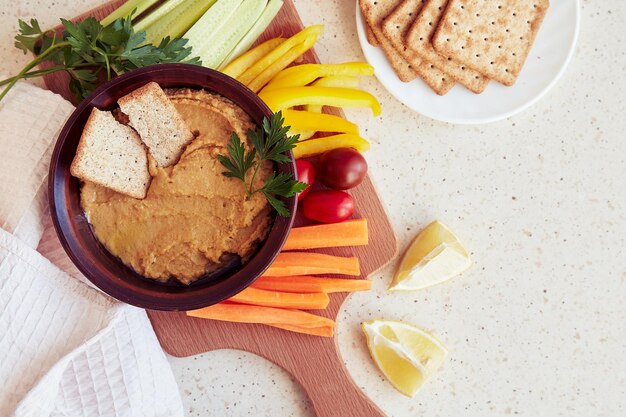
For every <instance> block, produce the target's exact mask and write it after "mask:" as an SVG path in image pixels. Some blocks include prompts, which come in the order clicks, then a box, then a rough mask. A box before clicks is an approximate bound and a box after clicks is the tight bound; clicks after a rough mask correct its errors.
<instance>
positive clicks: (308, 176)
mask: <svg viewBox="0 0 626 417" xmlns="http://www.w3.org/2000/svg"><path fill="white" fill-rule="evenodd" d="M296 172H297V173H298V181H300V182H304V183H306V184H309V186H308V187H306V189H305V190H304V191H302V192H301V193H300V194H298V201H300V200H302V199H303V198H304V196H305V195H307V194H308V193H309V191H310V190H311V187H313V183H314V182H315V166H314V165H313V164H312V163H311V162H310V161H307V160H306V159H298V160H297V161H296Z"/></svg>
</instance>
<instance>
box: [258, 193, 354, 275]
mask: <svg viewBox="0 0 626 417" xmlns="http://www.w3.org/2000/svg"><path fill="white" fill-rule="evenodd" d="M309 197H310V196H309ZM307 198H308V197H307ZM305 201H306V199H305ZM319 274H341V275H354V276H358V275H360V274H361V272H360V269H359V258H356V257H343V256H333V255H326V254H323V253H313V252H282V253H279V254H278V256H277V257H276V260H274V263H273V264H272V265H271V266H270V267H269V268H268V269H267V270H266V271H265V273H264V274H263V275H264V276H268V277H284V276H289V275H319Z"/></svg>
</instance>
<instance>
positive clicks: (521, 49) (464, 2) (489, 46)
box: [432, 0, 550, 86]
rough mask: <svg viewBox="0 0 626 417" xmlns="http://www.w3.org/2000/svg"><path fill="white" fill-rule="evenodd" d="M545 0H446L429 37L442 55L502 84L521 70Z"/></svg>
mask: <svg viewBox="0 0 626 417" xmlns="http://www.w3.org/2000/svg"><path fill="white" fill-rule="evenodd" d="M549 5H550V2H549V0H518V1H505V0H498V1H494V0H450V2H449V3H448V6H447V7H446V10H445V12H444V15H443V17H442V19H441V21H440V23H439V27H438V28H437V30H436V32H435V34H434V36H433V38H432V43H433V47H434V48H435V50H436V51H437V52H439V53H440V54H442V55H445V56H449V57H450V58H452V59H455V60H457V61H458V62H460V63H462V64H465V65H466V66H468V67H471V68H473V69H475V70H477V71H478V72H481V73H482V74H484V75H486V76H487V77H489V78H491V79H493V80H496V81H498V82H500V83H502V84H504V85H508V86H510V85H513V84H514V83H515V81H516V80H517V77H518V75H519V73H520V71H521V70H522V67H523V65H524V62H525V61H526V58H527V57H528V52H529V51H530V48H531V46H532V44H533V42H534V40H535V37H536V35H537V31H538V30H539V27H540V26H541V22H542V21H543V18H544V16H545V14H546V11H547V9H548V6H549Z"/></svg>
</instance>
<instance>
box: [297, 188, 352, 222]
mask: <svg viewBox="0 0 626 417" xmlns="http://www.w3.org/2000/svg"><path fill="white" fill-rule="evenodd" d="M302 213H303V214H304V217H306V218H308V219H311V220H315V221H318V222H322V223H338V222H342V221H344V220H346V219H347V218H349V217H350V216H352V213H354V200H353V199H352V196H351V195H350V194H348V193H346V192H344V191H335V190H322V191H311V193H309V195H308V196H307V198H305V199H304V201H303V202H302Z"/></svg>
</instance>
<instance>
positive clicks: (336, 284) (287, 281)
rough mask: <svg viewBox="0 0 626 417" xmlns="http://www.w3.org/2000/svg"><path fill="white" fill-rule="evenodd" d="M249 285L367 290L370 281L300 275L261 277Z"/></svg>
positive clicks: (297, 289) (289, 289)
mask: <svg viewBox="0 0 626 417" xmlns="http://www.w3.org/2000/svg"><path fill="white" fill-rule="evenodd" d="M251 287H253V288H258V289H261V290H269V291H284V292H296V293H317V292H325V293H333V292H352V291H364V290H369V289H370V288H371V287H372V282H371V281H370V280H367V279H340V278H323V277H310V276H306V275H301V276H289V277H261V278H259V279H257V280H256V281H254V283H253V284H252V285H251Z"/></svg>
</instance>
